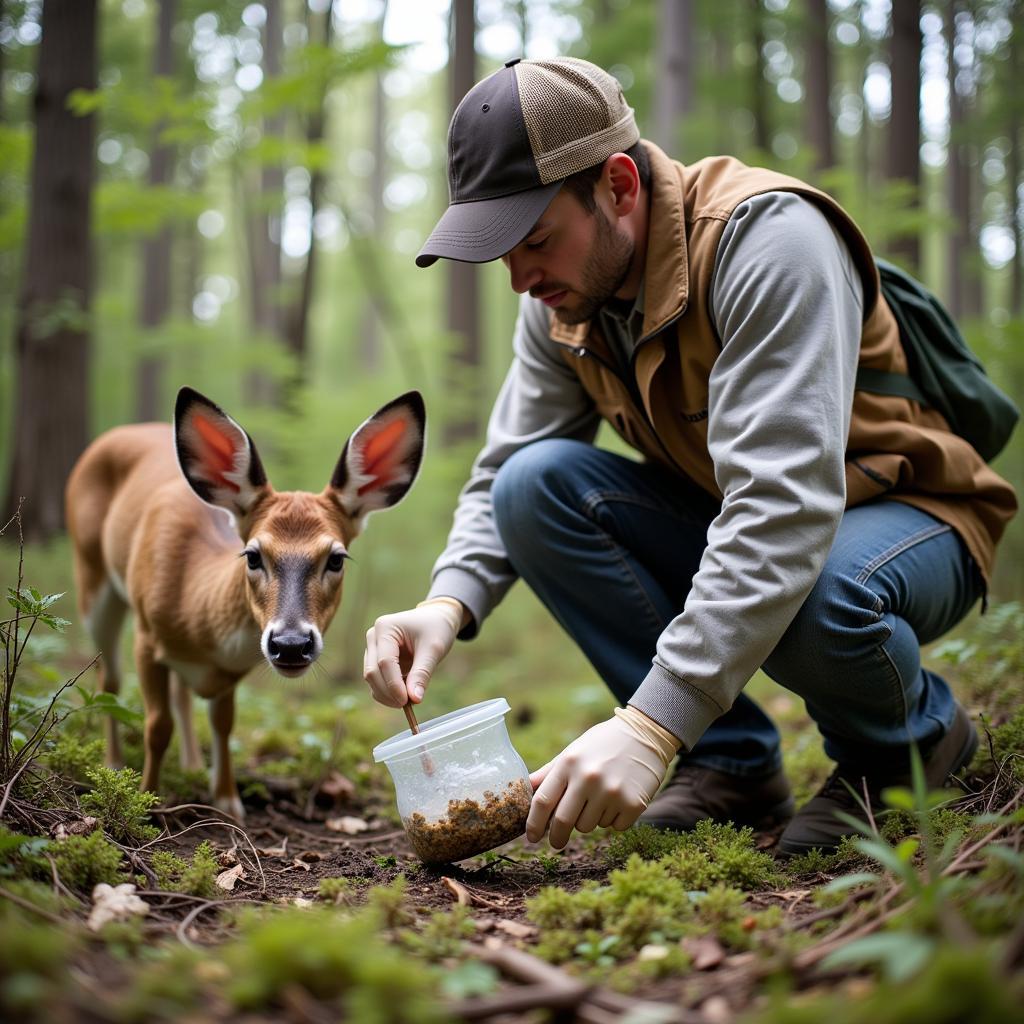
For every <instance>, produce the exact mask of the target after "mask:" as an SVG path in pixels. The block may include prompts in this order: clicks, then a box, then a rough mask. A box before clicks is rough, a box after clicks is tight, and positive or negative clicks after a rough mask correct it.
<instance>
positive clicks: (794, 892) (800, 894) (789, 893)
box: [772, 889, 811, 900]
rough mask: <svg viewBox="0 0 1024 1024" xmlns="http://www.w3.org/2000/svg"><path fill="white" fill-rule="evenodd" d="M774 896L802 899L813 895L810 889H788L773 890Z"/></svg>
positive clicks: (782, 898) (785, 898)
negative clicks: (784, 890)
mask: <svg viewBox="0 0 1024 1024" xmlns="http://www.w3.org/2000/svg"><path fill="white" fill-rule="evenodd" d="M772 895H773V896H775V897H777V898H778V899H780V900H802V899H804V898H805V897H806V896H810V895H811V890H810V889H787V890H786V892H773V893H772Z"/></svg>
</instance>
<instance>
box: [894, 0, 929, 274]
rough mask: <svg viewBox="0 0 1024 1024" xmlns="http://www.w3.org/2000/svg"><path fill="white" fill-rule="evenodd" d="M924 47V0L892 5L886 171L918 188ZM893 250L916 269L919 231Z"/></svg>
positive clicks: (901, 1) (919, 180)
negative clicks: (890, 87)
mask: <svg viewBox="0 0 1024 1024" xmlns="http://www.w3.org/2000/svg"><path fill="white" fill-rule="evenodd" d="M921 47H922V40H921V4H920V0H900V2H899V3H896V4H894V5H893V8H892V45H891V49H890V54H889V71H890V77H891V81H892V113H891V115H890V117H889V148H888V159H887V162H886V175H887V177H888V178H889V180H890V181H905V182H908V183H909V184H910V185H912V186H913V187H914V189H915V190H916V189H919V188H920V185H921V158H920V145H921ZM890 252H891V253H892V255H894V256H897V257H900V258H902V259H903V260H904V262H906V264H907V265H908V267H909V268H910V269H911V270H912V271H916V270H917V268H918V267H919V266H920V263H921V243H920V240H919V238H918V235H917V233H916V232H915V233H913V234H911V233H908V234H906V235H905V236H904V237H902V238H899V239H896V240H895V241H893V242H892V243H891V244H890Z"/></svg>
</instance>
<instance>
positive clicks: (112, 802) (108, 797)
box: [82, 767, 160, 843]
mask: <svg viewBox="0 0 1024 1024" xmlns="http://www.w3.org/2000/svg"><path fill="white" fill-rule="evenodd" d="M87 776H88V778H89V781H90V782H91V783H92V785H93V789H92V792H90V793H86V794H85V796H83V797H82V809H83V810H84V811H86V812H87V813H89V814H94V815H95V816H96V817H97V818H99V820H100V822H101V823H102V825H103V830H104V831H105V832H106V833H107V834H108V835H110V837H111V838H113V839H116V840H118V841H119V842H124V843H144V842H146V841H147V840H149V839H153V838H155V837H156V836H158V835H159V834H160V830H159V829H158V828H155V827H154V826H153V825H150V824H147V822H146V820H145V819H146V817H147V816H148V814H149V810H150V808H151V807H152V806H153V805H154V804H156V803H158V802H159V799H160V798H159V797H158V796H157V795H156V794H155V793H147V792H145V791H140V790H139V782H140V780H141V776H140V775H139V773H138V772H136V771H134V770H133V769H131V768H122V769H121V770H120V771H118V770H115V769H113V768H103V767H100V768H93V769H91V770H90V771H89V772H88V773H87Z"/></svg>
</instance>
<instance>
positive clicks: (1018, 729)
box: [981, 706, 1024, 782]
mask: <svg viewBox="0 0 1024 1024" xmlns="http://www.w3.org/2000/svg"><path fill="white" fill-rule="evenodd" d="M986 755H987V757H988V758H989V759H991V758H992V757H993V756H994V758H995V764H993V765H992V769H993V770H995V769H997V768H1002V769H1004V770H1005V771H1007V772H1008V773H1009V774H1010V775H1011V777H1012V778H1014V779H1016V780H1017V781H1018V782H1024V706H1022V707H1020V708H1019V709H1018V710H1017V711H1016V712H1015V713H1014V714H1013V715H1011V716H1010V718H1009V719H1008V720H1007V721H1006V722H1004V723H1003V724H1002V725H999V726H996V728H994V729H993V730H992V748H991V751H989V750H988V749H986V745H984V744H983V745H982V755H981V756H982V757H983V758H984V757H986Z"/></svg>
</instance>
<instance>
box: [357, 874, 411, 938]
mask: <svg viewBox="0 0 1024 1024" xmlns="http://www.w3.org/2000/svg"><path fill="white" fill-rule="evenodd" d="M407 888H408V882H407V881H406V878H405V875H399V876H398V877H397V878H396V879H395V880H394V881H393V882H392V883H391V884H390V885H375V886H373V887H372V888H371V889H368V890H367V891H366V906H367V908H368V909H369V910H370V911H371V912H372V913H373V914H375V915H376V916H377V918H378V919H379V920H380V922H381V924H382V925H383V926H384V927H385V928H401V927H403V926H405V925H409V924H412V921H413V914H412V911H411V910H410V909H409V905H408V900H407V896H406V889H407Z"/></svg>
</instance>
